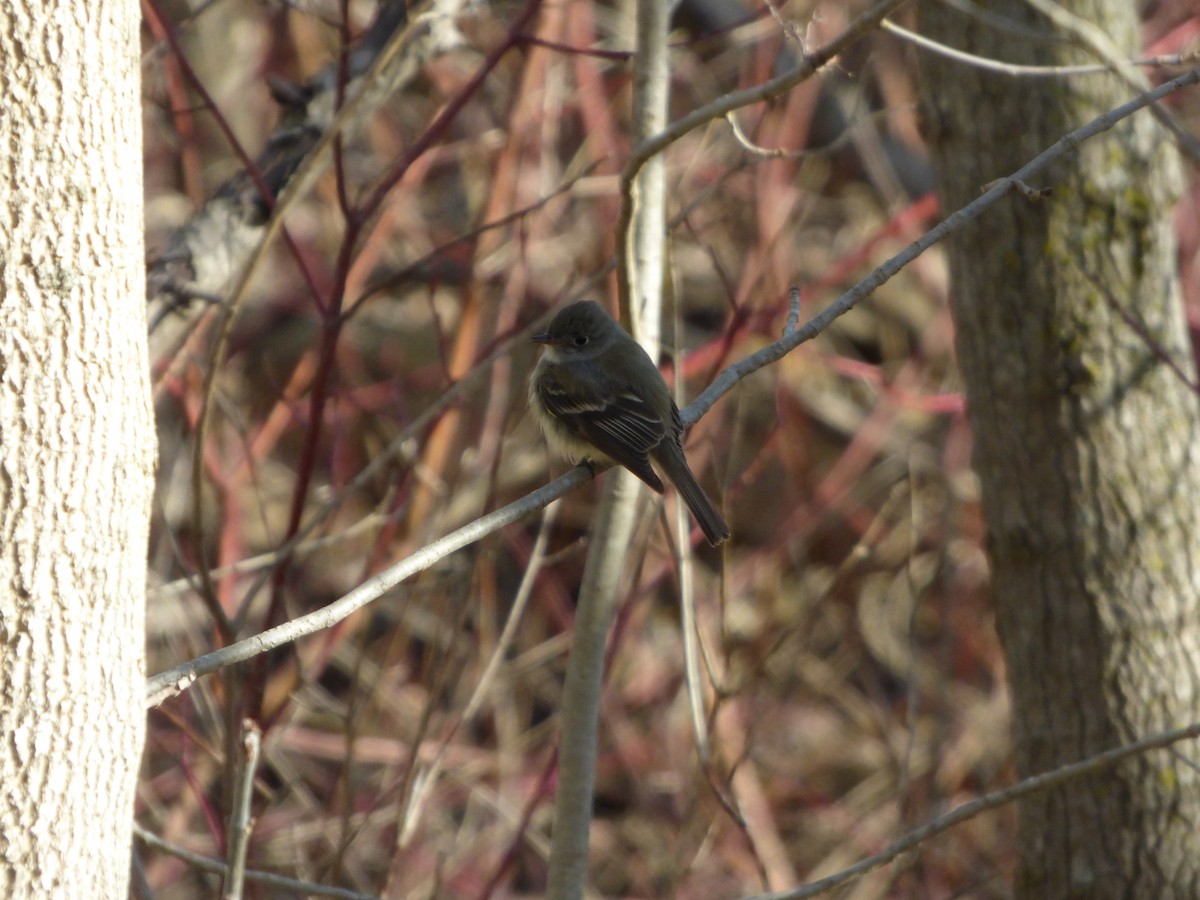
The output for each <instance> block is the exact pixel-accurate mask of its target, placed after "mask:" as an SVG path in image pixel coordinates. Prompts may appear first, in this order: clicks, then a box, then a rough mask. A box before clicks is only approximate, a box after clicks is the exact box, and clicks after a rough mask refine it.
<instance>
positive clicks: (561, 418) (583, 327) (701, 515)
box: [529, 301, 729, 546]
mask: <svg viewBox="0 0 1200 900" xmlns="http://www.w3.org/2000/svg"><path fill="white" fill-rule="evenodd" d="M533 339H534V340H535V341H537V342H538V343H539V344H545V346H546V351H545V353H543V354H542V358H541V360H539V361H538V364H537V368H535V369H534V370H533V376H532V377H531V378H530V380H529V406H530V408H531V409H533V411H534V414H535V415H536V416H537V419H538V421H539V423H540V424H541V426H542V430H543V431H544V432H546V438H547V440H548V441H549V442H550V444H551V446H553V447H554V449H556V450H558V451H559V452H560V453H562V454H563V455H564V456H567V457H570V458H572V459H574V460H575V461H576V462H578V461H580V460H584V459H590V460H593V461H595V462H600V463H606V462H615V463H619V464H620V465H622V466H624V467H625V468H627V469H628V470H629V471H630V472H632V473H633V474H634V475H636V476H637V477H638V478H640V479H642V481H644V482H646V484H648V485H650V487H652V488H653V489H654V490H655V491H657V492H658V493H660V494H661V493H662V492H663V483H662V481H661V480H660V479H659V477H658V475H657V474H655V472H654V469H653V468H651V466H650V462H651V460H653V461H654V464H655V465H656V466H658V468H659V470H661V471H662V473H663V474H664V475H665V476H666V477H667V480H668V481H670V482H671V483H672V484H673V485H675V488H676V490H678V491H679V495H680V496H681V497H682V498H683V502H684V503H686V504H687V505H688V509H690V510H691V511H692V515H693V516H695V517H696V522H697V523H699V525H700V530H701V531H703V532H704V536H705V537H706V538H707V539H708V542H709V543H710V544H713V545H714V546H715V545H717V544H719V543H721V541H723V540H725V539H726V538H728V537H729V526H728V525H726V524H725V520H724V519H723V518H721V514H720V513H719V512H717V510H716V507H714V506H713V505H712V501H710V500H709V499H708V496H707V495H706V494H705V493H704V489H703V488H702V487H700V485H699V484H698V483H697V482H696V476H694V475H693V474H692V470H691V469H689V468H688V464H687V459H686V458H685V457H684V455H683V445H682V444H681V443H680V439H681V438H682V437H683V421H682V420H681V419H680V418H679V409H678V407H676V406H675V401H674V399H672V397H671V391H670V390H669V389H668V388H667V383H666V381H664V380H663V377H662V374H661V373H660V372H659V371H658V367H657V366H656V365H654V362H653V360H651V359H650V356H649V354H647V353H646V351H645V350H643V349H642V347H641V345H640V344H638V342H637V341H635V340H634V339H633V338H632V337H630V336H629V335H628V334H627V333H626V331H625V329H624V328H622V327H621V326H620V325H619V324H617V322H615V321H614V320H613V319H612V317H611V316H609V314H608V313H606V312H605V311H604V310H603V309H602V308H601V307H600V306H599V305H598V304H596V303H592V302H591V301H585V302H583V303H573V304H572V305H570V306H568V307H566V308H565V309H563V310H562V311H561V312H559V314H558V315H556V316H555V317H554V319H553V321H551V322H550V328H549V330H548V331H546V333H545V334H538V335H534V338H533Z"/></svg>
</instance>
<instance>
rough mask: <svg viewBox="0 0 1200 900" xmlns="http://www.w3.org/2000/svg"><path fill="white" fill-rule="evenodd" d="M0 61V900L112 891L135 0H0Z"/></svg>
mask: <svg viewBox="0 0 1200 900" xmlns="http://www.w3.org/2000/svg"><path fill="white" fill-rule="evenodd" d="M0 59H2V60H3V61H4V62H3V64H2V65H0V134H2V135H3V136H4V151H3V159H4V164H3V165H2V166H0V215H2V216H3V219H2V221H0V434H2V436H0V795H2V796H0V896H3V897H6V898H24V897H114V898H119V897H124V896H126V894H127V882H128V875H129V859H130V855H129V850H130V839H131V824H132V814H133V800H134V788H135V784H136V777H137V772H138V763H139V757H140V754H141V747H142V738H143V723H144V717H145V712H144V709H143V699H142V698H143V695H144V674H143V626H142V619H143V604H144V600H145V577H146V564H145V558H146V539H147V523H148V521H149V511H150V496H151V491H152V488H153V482H152V468H153V450H154V437H153V431H152V428H151V419H150V403H149V385H148V381H147V363H146V352H145V340H146V337H145V317H144V309H143V304H144V297H145V293H144V289H143V271H144V269H143V266H144V260H143V254H142V237H141V235H142V185H141V150H142V147H141V115H140V110H139V92H138V74H139V65H140V62H139V44H138V7H137V4H136V3H133V2H131V0H111V2H100V0H93V2H85V3H77V2H74V0H56V2H51V3H42V2H33V0H17V2H16V3H12V2H7V3H3V4H0Z"/></svg>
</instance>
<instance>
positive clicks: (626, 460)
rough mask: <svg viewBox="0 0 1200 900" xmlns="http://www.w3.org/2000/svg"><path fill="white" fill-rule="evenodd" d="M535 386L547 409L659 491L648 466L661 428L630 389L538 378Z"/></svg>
mask: <svg viewBox="0 0 1200 900" xmlns="http://www.w3.org/2000/svg"><path fill="white" fill-rule="evenodd" d="M537 391H538V397H539V398H540V399H541V401H542V405H543V406H545V407H546V411H547V412H549V413H550V414H551V415H553V416H555V417H557V418H558V419H559V420H560V421H562V423H563V424H564V425H566V426H567V427H568V428H570V429H571V430H572V431H573V432H575V433H576V434H578V435H579V436H580V437H581V438H583V439H584V440H585V441H587V442H588V443H589V444H591V445H592V446H593V447H595V448H596V449H597V450H599V451H601V452H602V453H605V454H606V455H608V456H610V457H612V459H613V460H614V461H616V462H618V463H620V464H621V465H623V466H624V467H625V468H627V469H629V471H631V472H632V473H633V474H634V475H636V476H637V477H638V478H640V479H642V481H644V482H646V484H648V485H650V487H652V488H653V489H654V490H656V491H658V492H659V493H660V494H661V493H662V490H663V484H662V481H661V480H660V479H659V477H658V475H656V474H655V472H654V469H653V468H651V467H650V451H651V450H652V449H654V448H655V447H657V446H658V445H659V442H661V441H662V439H663V437H664V436H665V434H666V429H665V428H664V426H663V422H662V419H661V418H660V417H659V416H658V414H657V413H655V411H654V409H653V408H652V407H651V406H650V405H649V404H647V403H646V402H645V401H644V400H643V399H642V398H641V397H639V396H638V395H637V394H636V393H634V392H633V391H630V390H623V391H616V392H613V393H608V392H607V391H606V390H605V391H601V390H587V389H585V388H583V385H582V384H581V383H579V382H576V383H574V384H572V389H571V390H570V391H568V390H566V389H565V388H564V387H563V386H562V385H561V384H560V383H559V382H558V381H557V380H555V379H553V378H542V379H541V380H540V381H539V382H538V386H537Z"/></svg>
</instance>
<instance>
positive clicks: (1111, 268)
mask: <svg viewBox="0 0 1200 900" xmlns="http://www.w3.org/2000/svg"><path fill="white" fill-rule="evenodd" d="M1066 6H1067V8H1069V9H1070V11H1071V12H1073V13H1074V14H1075V15H1077V16H1079V17H1080V18H1082V19H1085V20H1086V21H1088V22H1091V23H1093V24H1095V25H1098V26H1099V27H1100V28H1101V30H1103V31H1104V32H1105V33H1106V34H1107V35H1108V36H1109V37H1110V38H1112V39H1113V40H1114V41H1115V42H1116V43H1117V45H1118V46H1119V47H1120V48H1121V49H1122V51H1123V52H1125V53H1127V55H1128V56H1129V57H1130V58H1132V57H1133V56H1135V55H1136V50H1137V47H1138V43H1137V22H1136V19H1135V11H1134V4H1132V3H1130V2H1128V0H1085V2H1073V3H1068V4H1066ZM988 8H989V10H991V11H993V12H1000V13H1002V14H1003V15H1005V16H1007V17H1010V18H1011V19H1013V20H1015V21H1018V22H1021V23H1024V24H1025V25H1027V26H1029V27H1032V28H1036V29H1039V30H1042V31H1046V32H1049V31H1052V30H1054V28H1053V26H1052V25H1051V24H1050V23H1049V22H1047V21H1046V20H1045V19H1043V18H1041V17H1040V16H1038V15H1037V14H1035V13H1034V12H1033V11H1032V10H1031V9H1030V7H1029V6H1027V5H1026V4H1025V3H1023V2H1019V0H1006V2H1002V3H999V4H991V5H990V6H989V7H988ZM921 15H922V25H921V30H922V31H923V32H924V33H925V34H928V35H929V36H930V37H933V38H934V39H936V40H940V41H942V42H943V43H947V44H950V45H953V46H955V47H958V48H961V49H965V50H968V51H970V52H973V53H976V54H980V55H983V56H988V57H993V58H997V59H1002V60H1004V61H1006V62H1018V63H1026V64H1041V65H1063V64H1068V63H1079V62H1094V61H1095V59H1094V58H1090V57H1089V56H1088V55H1087V54H1086V53H1084V52H1083V51H1082V50H1081V49H1079V48H1078V46H1076V45H1075V44H1073V43H1072V42H1070V41H1064V42H1059V43H1055V42H1045V41H1037V40H1032V39H1030V38H1029V37H1027V36H1016V35H1013V34H1009V33H1005V32H1002V31H998V30H995V29H993V28H989V27H988V26H986V25H984V24H981V23H979V22H978V21H975V20H972V19H968V18H966V17H964V16H962V15H961V14H960V13H957V12H955V11H954V10H952V9H950V8H949V6H948V5H945V4H940V3H931V4H925V5H923V6H922V7H921ZM921 65H922V81H923V94H924V95H925V97H926V107H925V109H924V116H925V121H926V127H927V129H928V135H929V138H930V140H931V142H932V144H933V146H934V148H935V155H936V164H937V169H938V172H939V189H940V193H941V197H942V200H943V202H944V204H945V209H946V210H947V211H950V210H953V209H956V208H958V207H959V206H961V205H963V204H964V203H966V202H967V201H969V200H970V199H972V198H974V197H975V196H977V195H978V192H979V189H980V187H981V186H983V185H984V184H986V183H987V182H989V181H991V180H992V179H995V178H997V177H1000V176H1003V175H1006V174H1009V173H1011V172H1012V171H1014V170H1015V169H1017V168H1018V167H1019V166H1020V165H1021V164H1023V163H1025V162H1027V161H1028V160H1029V159H1031V158H1033V157H1034V156H1035V155H1036V154H1037V153H1038V152H1039V151H1041V150H1042V149H1044V148H1046V147H1048V146H1049V145H1050V144H1052V143H1053V142H1054V141H1056V140H1057V139H1058V138H1060V137H1062V136H1063V135H1064V134H1066V133H1067V132H1069V131H1071V130H1072V129H1074V128H1077V127H1079V126H1080V125H1082V124H1083V123H1085V122H1086V121H1088V120H1090V119H1091V118H1093V117H1095V116H1097V115H1099V114H1101V113H1103V112H1105V111H1106V110H1108V109H1111V108H1112V107H1114V106H1117V105H1120V104H1121V103H1122V102H1124V101H1125V100H1127V99H1129V97H1130V96H1131V90H1130V88H1128V87H1127V86H1125V85H1123V84H1122V83H1121V82H1120V81H1119V80H1118V79H1116V78H1115V77H1113V76H1111V75H1099V76H1075V77H1070V78H1011V77H1006V76H1002V75H998V74H996V73H994V72H987V71H983V70H980V69H976V68H971V67H967V66H964V65H962V64H961V63H957V62H950V61H947V60H944V59H941V58H935V57H932V56H924V57H923V59H922V63H921ZM1034 187H1051V188H1053V190H1054V193H1053V195H1052V196H1051V197H1049V198H1048V199H1046V200H1044V201H1042V202H1031V201H1029V200H1028V199H1025V198H1024V197H1021V196H1016V195H1013V196H1011V197H1009V198H1008V199H1006V200H1005V201H1003V202H1002V203H1001V204H999V206H997V207H994V208H993V209H992V210H991V211H990V212H989V213H987V214H985V215H984V216H983V217H982V218H980V219H978V220H976V221H975V222H974V223H973V224H972V225H971V226H969V227H968V228H966V229H965V230H963V231H960V232H958V234H957V235H956V236H955V238H954V239H953V241H952V242H951V243H950V244H949V246H948V252H949V257H950V265H951V274H952V292H953V296H952V306H953V313H954V319H955V323H956V328H957V340H958V353H959V360H960V364H961V367H962V370H963V374H964V377H965V379H966V385H967V399H968V404H969V409H970V416H971V422H972V426H973V429H974V433H975V442H976V443H975V466H976V469H977V471H978V473H979V476H980V478H981V480H982V485H983V502H984V506H985V511H986V517H987V524H988V532H989V549H990V553H991V559H992V565H993V588H994V595H995V603H996V609H997V621H998V627H999V631H1000V637H1001V640H1002V642H1003V645H1004V649H1005V653H1006V656H1007V660H1008V671H1009V681H1010V684H1011V688H1012V696H1013V706H1014V709H1013V717H1014V732H1015V743H1016V755H1017V764H1018V768H1019V770H1020V772H1021V774H1022V775H1031V774H1034V773H1037V772H1041V771H1045V770H1047V769H1051V768H1054V767H1055V766H1058V765H1061V764H1063V763H1067V762H1071V761H1074V760H1078V759H1082V758H1084V757H1087V756H1089V755H1091V754H1094V753H1096V752H1098V751H1101V750H1104V749H1107V748H1109V747H1113V746H1116V745H1119V744H1122V743H1126V742H1129V741H1133V740H1135V739H1137V738H1139V737H1143V736H1146V735H1149V734H1152V733H1155V732H1158V731H1162V730H1165V729H1168V728H1171V727H1175V726H1179V725H1182V724H1187V723H1189V722H1192V721H1196V720H1198V719H1200V551H1198V550H1197V546H1198V545H1197V541H1198V540H1200V467H1198V466H1197V463H1198V457H1200V413H1198V403H1197V396H1196V393H1195V392H1194V391H1193V389H1192V388H1191V387H1189V385H1188V384H1187V383H1185V380H1184V377H1182V376H1183V375H1186V377H1187V378H1194V368H1195V367H1194V365H1193V361H1192V360H1193V357H1192V349H1191V346H1190V341H1189V338H1188V334H1187V331H1186V328H1185V325H1184V319H1183V314H1182V311H1181V308H1180V297H1179V291H1178V284H1177V280H1176V259H1175V245H1174V242H1173V239H1172V231H1171V211H1172V204H1173V202H1174V200H1175V198H1176V192H1177V187H1178V163H1177V160H1176V156H1175V151H1174V148H1173V145H1172V142H1171V139H1170V138H1169V137H1168V136H1167V134H1166V132H1165V131H1164V130H1163V129H1162V128H1161V127H1160V126H1159V125H1158V124H1157V123H1156V122H1155V121H1154V120H1153V119H1152V118H1151V116H1150V115H1149V114H1147V113H1141V114H1138V115H1137V116H1135V117H1134V118H1133V119H1130V120H1126V121H1125V122H1123V123H1122V124H1121V125H1119V126H1118V127H1117V128H1116V129H1114V130H1113V131H1111V132H1108V133H1107V134H1105V135H1102V136H1101V137H1099V138H1097V139H1094V140H1092V141H1091V142H1089V143H1087V144H1085V145H1083V146H1082V147H1081V148H1080V149H1079V151H1078V152H1077V153H1075V154H1073V155H1070V156H1068V157H1067V158H1066V159H1065V160H1063V161H1062V162H1060V163H1059V164H1057V166H1056V167H1055V168H1053V169H1052V170H1050V171H1049V172H1048V173H1047V175H1046V176H1045V181H1044V182H1043V183H1039V184H1037V185H1034ZM1164 357H1169V359H1170V360H1171V361H1172V364H1173V366H1174V367H1175V369H1177V370H1178V371H1173V368H1172V365H1168V364H1167V363H1166V362H1165V361H1164ZM1191 755H1192V756H1193V757H1194V753H1192V754H1191ZM1020 841H1021V847H1020V853H1021V859H1020V867H1019V873H1018V879H1017V896H1020V897H1089V898H1105V897H1155V898H1169V897H1178V898H1184V897H1197V896H1200V774H1198V771H1197V769H1196V767H1195V766H1194V765H1191V764H1189V762H1187V761H1186V760H1185V759H1181V758H1180V757H1179V756H1176V755H1173V754H1172V752H1170V751H1158V752H1154V753H1152V754H1149V755H1147V756H1144V757H1141V758H1138V759H1136V760H1134V761H1133V762H1131V763H1129V764H1127V765H1125V766H1123V767H1122V768H1120V769H1119V770H1116V771H1115V772H1111V773H1108V774H1104V775H1099V776H1096V777H1094V778H1091V779H1087V780H1082V781H1079V782H1076V783H1074V784H1071V785H1069V786H1068V787H1065V788H1063V789H1060V790H1056V791H1053V792H1050V793H1047V794H1042V795H1039V796H1036V797H1034V798H1033V799H1031V800H1028V801H1026V802H1025V803H1024V804H1023V806H1022V808H1021V827H1020Z"/></svg>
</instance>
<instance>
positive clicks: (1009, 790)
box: [745, 723, 1200, 900]
mask: <svg viewBox="0 0 1200 900" xmlns="http://www.w3.org/2000/svg"><path fill="white" fill-rule="evenodd" d="M1198 737H1200V723H1194V724H1192V725H1188V726H1186V727H1185V728H1177V729H1175V730H1174V731H1164V732H1162V733H1160V734H1156V735H1152V736H1150V737H1148V738H1144V739H1143V740H1140V741H1135V742H1133V743H1132V744H1126V745H1124V746H1122V747H1114V748H1113V749H1112V750H1105V751H1104V752H1103V753H1097V754H1096V755H1095V756H1089V757H1088V758H1087V759H1083V760H1080V761H1079V762H1073V763H1068V764H1067V765H1065V766H1060V767H1058V768H1057V769H1051V770H1050V771H1049V772H1043V773H1041V774H1040V775H1034V776H1032V777H1030V778H1026V779H1024V780H1023V781H1019V782H1017V783H1016V784H1014V785H1012V786H1010V787H1006V788H1004V789H1002V790H999V791H994V792H993V793H991V794H985V795H984V796H982V797H980V798H978V799H977V800H972V801H971V802H970V803H964V804H963V805H962V806H960V807H958V808H957V809H955V810H952V811H950V812H948V813H946V814H945V815H943V816H938V817H937V818H936V819H934V820H933V821H931V822H928V823H926V824H925V825H922V826H921V827H920V828H918V829H916V830H915V831H910V832H909V833H908V834H906V835H905V836H904V837H902V838H901V839H900V840H898V841H896V842H895V843H894V844H892V845H891V846H890V847H888V848H887V849H886V850H882V851H880V852H879V853H876V854H875V855H874V856H868V857H867V858H866V859H864V860H861V861H860V862H857V863H855V864H854V865H853V866H850V867H849V868H848V869H843V870H842V871H841V872H837V873H835V874H833V875H830V876H829V877H828V878H822V879H821V880H820V881H814V882H813V883H812V884H807V885H805V886H804V887H802V888H797V889H796V890H793V891H780V892H778V893H774V894H755V895H754V896H753V897H747V898H745V900H801V898H805V897H816V896H817V895H819V894H823V893H825V892H826V891H830V890H833V889H834V888H836V887H839V886H841V885H843V884H845V883H846V882H848V881H852V880H853V879H855V878H859V877H861V876H862V875H865V874H866V873H867V872H870V871H871V870H872V869H877V868H879V867H880V866H882V865H884V864H885V863H889V862H891V861H892V860H894V859H895V858H896V857H898V856H900V855H901V854H903V853H906V852H908V851H909V850H912V849H913V848H914V847H917V846H919V845H920V844H923V843H925V842H926V841H928V840H929V839H930V838H933V837H935V836H937V835H939V834H941V833H942V832H944V831H948V830H949V829H951V828H953V827H954V826H955V825H959V824H961V823H963V822H965V821H967V820H968V819H973V818H974V817H975V816H977V815H979V814H980V813H982V812H986V811H987V810H990V809H995V808H996V807H998V806H1004V805H1005V804H1007V803H1011V802H1013V801H1014V800H1020V799H1021V798H1023V797H1028V796H1030V795H1032V794H1038V793H1041V792H1042V791H1048V790H1050V789H1051V788H1056V787H1059V786H1060V785H1063V784H1066V783H1067V782H1069V781H1074V780H1075V779H1077V778H1082V777H1083V776H1085V775H1094V774H1096V773H1098V772H1102V771H1104V770H1105V769H1111V768H1112V767H1113V766H1115V765H1117V763H1120V762H1123V761H1124V760H1126V759H1129V758H1130V757H1132V756H1139V755H1141V754H1143V753H1146V752H1147V751H1149V750H1159V749H1162V748H1163V747H1168V746H1170V745H1171V744H1176V743H1178V742H1179V741H1186V740H1191V739H1195V738H1198Z"/></svg>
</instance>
